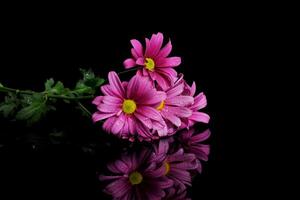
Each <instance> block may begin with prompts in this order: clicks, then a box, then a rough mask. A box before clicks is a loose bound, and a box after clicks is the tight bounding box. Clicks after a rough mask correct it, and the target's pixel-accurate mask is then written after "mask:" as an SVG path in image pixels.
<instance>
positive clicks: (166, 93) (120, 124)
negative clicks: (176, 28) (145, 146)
mask: <svg viewBox="0 0 300 200" xmlns="http://www.w3.org/2000/svg"><path fill="white" fill-rule="evenodd" d="M131 44H132V46H133V48H132V49H131V54H132V58H128V59H126V60H125V61H124V63H123V64H124V66H125V68H132V67H135V66H139V68H138V70H137V73H136V75H135V76H133V77H132V78H131V79H130V80H129V81H128V82H127V81H121V80H120V78H119V77H118V75H117V73H116V72H113V71H112V72H109V74H108V80H109V83H108V84H107V85H104V86H102V87H101V91H102V93H103V96H98V97H96V98H95V99H94V101H93V104H95V105H96V106H97V109H98V111H97V112H96V113H94V114H93V121H94V122H97V121H100V120H105V121H104V123H103V128H104V130H105V131H106V132H109V133H112V134H114V135H116V136H118V137H120V138H123V139H128V140H130V141H133V140H135V139H138V140H140V141H142V140H146V141H152V140H154V139H158V138H161V137H164V136H170V135H173V134H174V133H176V132H177V131H178V130H181V129H184V128H189V127H191V126H192V125H194V124H195V123H196V122H202V123H208V122H209V116H208V115H207V114H206V113H203V112H200V111H199V110H201V109H202V108H204V107H205V106H206V104H207V101H206V96H205V95H204V94H203V93H200V94H198V95H196V96H195V93H196V84H195V83H193V84H192V85H191V86H190V85H188V84H187V82H186V81H185V80H184V79H183V75H182V74H177V72H176V71H175V70H174V67H177V66H179V65H180V64H181V58H180V57H168V56H169V54H170V53H171V50H172V44H171V41H169V42H168V43H167V44H166V45H165V46H164V47H163V34H162V33H157V34H153V35H152V37H151V38H150V39H148V38H146V47H143V45H142V44H141V43H140V42H139V41H138V40H135V39H133V40H131Z"/></svg>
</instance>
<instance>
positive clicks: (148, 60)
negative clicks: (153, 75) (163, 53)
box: [145, 58, 155, 72]
mask: <svg viewBox="0 0 300 200" xmlns="http://www.w3.org/2000/svg"><path fill="white" fill-rule="evenodd" d="M145 67H146V69H148V70H149V71H152V72H153V71H154V68H155V62H154V60H153V59H152V58H146V62H145Z"/></svg>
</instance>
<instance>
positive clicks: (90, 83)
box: [85, 77, 104, 89]
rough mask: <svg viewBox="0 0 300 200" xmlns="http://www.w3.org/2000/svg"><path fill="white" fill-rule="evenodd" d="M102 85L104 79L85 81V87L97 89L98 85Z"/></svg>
mask: <svg viewBox="0 0 300 200" xmlns="http://www.w3.org/2000/svg"><path fill="white" fill-rule="evenodd" d="M103 83H104V79H102V78H98V77H97V78H93V79H89V80H86V81H85V84H86V85H87V86H90V87H91V88H93V89H95V88H97V87H99V86H100V85H102V84H103Z"/></svg>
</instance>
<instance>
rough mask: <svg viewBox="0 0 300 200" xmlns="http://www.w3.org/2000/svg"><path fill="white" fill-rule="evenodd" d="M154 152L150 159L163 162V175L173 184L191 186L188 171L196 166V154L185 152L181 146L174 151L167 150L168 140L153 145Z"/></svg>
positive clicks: (183, 186)
mask: <svg viewBox="0 0 300 200" xmlns="http://www.w3.org/2000/svg"><path fill="white" fill-rule="evenodd" d="M154 151H155V153H153V154H152V161H154V162H157V163H163V166H164V167H165V175H166V176H167V177H168V178H170V179H172V180H173V181H174V184H175V185H179V186H180V187H181V188H185V185H189V186H191V184H192V177H191V173H190V171H192V170H195V169H197V168H198V162H197V159H196V156H195V155H194V154H192V153H185V152H184V150H183V149H182V148H180V149H178V150H177V151H176V152H174V153H171V152H169V142H168V140H161V141H160V142H159V145H158V147H157V148H156V147H155V146H154Z"/></svg>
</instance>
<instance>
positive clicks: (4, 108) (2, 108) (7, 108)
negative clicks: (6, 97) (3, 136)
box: [0, 103, 17, 117]
mask: <svg viewBox="0 0 300 200" xmlns="http://www.w3.org/2000/svg"><path fill="white" fill-rule="evenodd" d="M16 107H17V106H16V104H13V103H11V104H1V105H0V112H1V113H2V114H3V116H4V117H8V116H10V115H11V114H12V113H13V111H14V110H15V108H16Z"/></svg>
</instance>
